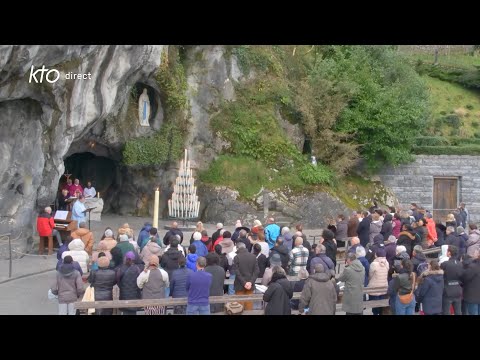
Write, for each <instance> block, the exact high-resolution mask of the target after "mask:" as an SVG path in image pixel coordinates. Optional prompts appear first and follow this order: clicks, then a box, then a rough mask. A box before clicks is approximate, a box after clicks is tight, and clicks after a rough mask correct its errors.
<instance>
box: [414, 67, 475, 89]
mask: <svg viewBox="0 0 480 360" xmlns="http://www.w3.org/2000/svg"><path fill="white" fill-rule="evenodd" d="M477 62H478V64H477V65H476V67H471V68H458V67H449V66H442V65H432V64H422V65H420V66H417V67H416V69H417V71H418V73H420V74H427V75H428V76H431V77H433V78H437V79H440V80H443V81H448V82H453V83H458V84H460V85H462V86H464V87H466V88H471V89H480V71H479V67H480V61H478V60H477Z"/></svg>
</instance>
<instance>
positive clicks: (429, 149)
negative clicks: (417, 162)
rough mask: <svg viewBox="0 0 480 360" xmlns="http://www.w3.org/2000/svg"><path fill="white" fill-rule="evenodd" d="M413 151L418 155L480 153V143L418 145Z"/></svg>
mask: <svg viewBox="0 0 480 360" xmlns="http://www.w3.org/2000/svg"><path fill="white" fill-rule="evenodd" d="M413 152H414V153H415V154H417V155H480V144H467V145H463V146H416V147H414V148H413Z"/></svg>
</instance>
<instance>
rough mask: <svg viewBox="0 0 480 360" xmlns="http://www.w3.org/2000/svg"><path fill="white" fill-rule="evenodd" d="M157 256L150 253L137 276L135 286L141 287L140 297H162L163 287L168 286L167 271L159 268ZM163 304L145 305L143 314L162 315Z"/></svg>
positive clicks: (163, 293)
mask: <svg viewBox="0 0 480 360" xmlns="http://www.w3.org/2000/svg"><path fill="white" fill-rule="evenodd" d="M159 262H160V261H159V259H158V256H156V255H152V256H150V259H149V260H148V265H147V267H146V268H145V271H142V273H141V274H140V275H139V276H138V278H137V286H138V287H139V288H140V289H142V299H144V300H145V299H164V298H165V293H166V291H165V289H166V288H168V287H169V286H170V283H169V276H168V273H167V272H166V271H165V270H163V269H161V268H159V267H158V264H159ZM164 314H165V306H145V315H164Z"/></svg>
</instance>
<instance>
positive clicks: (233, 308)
mask: <svg viewBox="0 0 480 360" xmlns="http://www.w3.org/2000/svg"><path fill="white" fill-rule="evenodd" d="M225 312H226V313H227V315H240V314H241V313H243V305H242V304H240V303H239V302H236V301H232V302H229V303H226V304H225Z"/></svg>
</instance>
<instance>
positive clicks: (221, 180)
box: [199, 155, 305, 199]
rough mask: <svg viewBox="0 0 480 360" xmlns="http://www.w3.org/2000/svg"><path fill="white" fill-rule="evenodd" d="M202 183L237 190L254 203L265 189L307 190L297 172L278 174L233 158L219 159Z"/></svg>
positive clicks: (202, 175)
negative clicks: (253, 199)
mask: <svg viewBox="0 0 480 360" xmlns="http://www.w3.org/2000/svg"><path fill="white" fill-rule="evenodd" d="M199 179H200V181H201V182H202V183H204V184H209V185H219V186H228V187H230V188H232V189H236V190H237V191H238V192H239V194H240V196H241V197H242V198H245V199H251V198H252V197H253V196H254V195H256V194H257V193H258V192H259V191H260V189H261V188H262V186H264V187H266V188H268V189H282V188H289V189H291V190H296V191H301V190H302V189H304V186H305V184H304V183H303V182H302V181H301V179H300V178H299V176H298V175H297V173H296V172H295V171H289V172H284V173H280V172H275V171H272V170H270V169H268V168H267V166H266V165H265V164H264V163H263V162H261V161H256V160H254V159H252V158H249V157H244V156H231V155H221V156H219V157H218V158H217V159H216V160H215V161H213V162H212V163H211V164H210V166H209V168H208V169H206V170H204V171H202V172H200V174H199Z"/></svg>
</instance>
